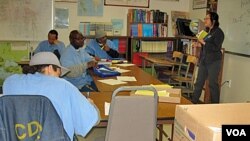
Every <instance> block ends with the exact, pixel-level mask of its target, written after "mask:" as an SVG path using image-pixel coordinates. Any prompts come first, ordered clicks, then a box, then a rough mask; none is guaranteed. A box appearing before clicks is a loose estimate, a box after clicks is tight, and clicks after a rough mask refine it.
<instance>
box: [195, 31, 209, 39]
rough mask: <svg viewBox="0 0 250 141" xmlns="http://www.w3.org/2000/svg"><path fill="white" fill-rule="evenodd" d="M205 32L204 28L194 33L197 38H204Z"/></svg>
mask: <svg viewBox="0 0 250 141" xmlns="http://www.w3.org/2000/svg"><path fill="white" fill-rule="evenodd" d="M207 34H208V33H207V32H206V31H204V30H201V31H200V32H199V33H197V34H196V37H197V39H204V38H205V37H206V36H207Z"/></svg>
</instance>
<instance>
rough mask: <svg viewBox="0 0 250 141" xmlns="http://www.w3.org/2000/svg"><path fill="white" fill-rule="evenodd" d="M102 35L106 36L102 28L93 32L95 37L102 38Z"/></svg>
mask: <svg viewBox="0 0 250 141" xmlns="http://www.w3.org/2000/svg"><path fill="white" fill-rule="evenodd" d="M104 36H106V32H105V31H104V30H97V31H96V32H95V38H96V39H99V38H102V37H104Z"/></svg>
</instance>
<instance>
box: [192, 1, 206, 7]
mask: <svg viewBox="0 0 250 141" xmlns="http://www.w3.org/2000/svg"><path fill="white" fill-rule="evenodd" d="M203 8H207V0H193V9H203Z"/></svg>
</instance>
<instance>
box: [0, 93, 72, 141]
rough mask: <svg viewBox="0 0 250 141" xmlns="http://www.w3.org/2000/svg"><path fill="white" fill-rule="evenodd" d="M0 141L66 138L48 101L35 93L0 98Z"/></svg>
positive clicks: (64, 140)
mask: <svg viewBox="0 0 250 141" xmlns="http://www.w3.org/2000/svg"><path fill="white" fill-rule="evenodd" d="M0 140H1V141H20V140H22V141H37V140H39V141H70V138H69V137H68V135H67V133H66V132H65V130H64V127H63V124H62V121H61V119H60V117H59V115H58V114H57V111H56V110H55V108H54V106H53V105H52V103H51V102H50V100H49V99H48V98H46V97H44V96H39V95H4V96H1V97H0Z"/></svg>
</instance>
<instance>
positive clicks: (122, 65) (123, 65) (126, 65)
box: [116, 64, 135, 67]
mask: <svg viewBox="0 0 250 141" xmlns="http://www.w3.org/2000/svg"><path fill="white" fill-rule="evenodd" d="M134 65H135V64H116V66H120V67H129V66H134Z"/></svg>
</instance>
